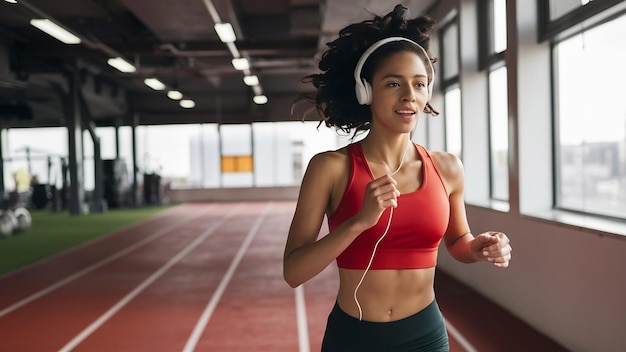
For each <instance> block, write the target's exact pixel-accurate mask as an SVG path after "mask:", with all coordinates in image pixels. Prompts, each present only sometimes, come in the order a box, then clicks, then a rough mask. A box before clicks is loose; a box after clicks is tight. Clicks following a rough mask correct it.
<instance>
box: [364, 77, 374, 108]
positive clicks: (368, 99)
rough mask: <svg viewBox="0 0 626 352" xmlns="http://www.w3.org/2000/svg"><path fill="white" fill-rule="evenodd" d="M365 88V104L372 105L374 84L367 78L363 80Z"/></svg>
mask: <svg viewBox="0 0 626 352" xmlns="http://www.w3.org/2000/svg"><path fill="white" fill-rule="evenodd" d="M363 88H364V89H363V90H364V91H365V94H364V97H363V103H362V104H363V105H370V104H371V103H372V86H371V85H370V84H369V82H367V81H366V80H363Z"/></svg>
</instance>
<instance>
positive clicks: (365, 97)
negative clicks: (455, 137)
mask: <svg viewBox="0 0 626 352" xmlns="http://www.w3.org/2000/svg"><path fill="white" fill-rule="evenodd" d="M398 41H406V42H409V43H413V44H414V45H415V46H416V47H418V48H419V50H421V51H422V53H423V54H424V57H425V58H426V60H425V61H428V67H427V69H429V70H430V77H431V81H430V83H429V84H428V98H429V99H430V97H431V96H432V94H433V83H434V81H435V70H434V69H433V65H432V63H431V62H430V58H429V57H428V54H427V53H426V50H424V48H423V47H422V46H421V45H419V44H417V43H416V42H414V41H412V40H410V39H407V38H404V37H389V38H385V39H382V40H379V41H377V42H376V43H374V44H372V45H371V46H370V47H369V48H367V50H365V52H364V53H363V55H361V58H360V59H359V61H358V62H357V63H356V67H355V68H354V81H355V82H356V84H355V87H354V91H355V93H356V100H357V101H358V102H359V104H361V105H370V104H371V103H372V86H371V85H370V84H369V83H368V82H367V81H366V80H365V78H361V70H362V69H363V65H365V61H367V59H368V58H369V56H370V55H372V53H373V52H374V51H375V50H376V49H378V48H379V47H381V46H383V45H385V44H387V43H391V42H398Z"/></svg>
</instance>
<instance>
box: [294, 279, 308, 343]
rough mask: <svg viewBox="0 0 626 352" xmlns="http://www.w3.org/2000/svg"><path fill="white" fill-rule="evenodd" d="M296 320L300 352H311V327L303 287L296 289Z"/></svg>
mask: <svg viewBox="0 0 626 352" xmlns="http://www.w3.org/2000/svg"><path fill="white" fill-rule="evenodd" d="M294 291H295V295H296V319H297V322H298V346H299V351H300V352H310V351H311V344H310V342H309V325H308V322H307V316H306V304H305V303H304V288H303V287H302V285H300V286H298V287H296V289H295V290H294Z"/></svg>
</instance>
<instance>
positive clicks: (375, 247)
mask: <svg viewBox="0 0 626 352" xmlns="http://www.w3.org/2000/svg"><path fill="white" fill-rule="evenodd" d="M409 145H411V140H410V139H409V143H407V146H406V148H405V149H404V153H402V159H400V165H398V168H397V169H396V171H394V172H393V173H392V174H391V175H390V176H393V175H395V174H397V173H398V171H400V168H401V167H402V164H404V158H405V157H406V152H407V151H408V150H409ZM392 218H393V207H390V208H389V220H387V227H386V228H385V232H383V234H382V236H380V238H379V239H378V241H376V244H375V245H374V248H373V249H372V255H371V256H370V260H369V263H367V267H365V270H364V271H363V275H362V276H361V280H359V283H358V284H357V285H356V287H355V288H354V302H355V303H356V306H357V308H358V309H359V321H361V320H363V310H362V309H361V304H359V300H358V298H357V297H356V294H357V291H358V290H359V287H361V284H362V283H363V280H364V279H365V275H367V272H368V271H369V270H370V267H371V266H372V262H373V261H374V255H376V250H377V249H378V244H379V243H380V242H381V241H382V240H383V238H385V236H386V235H387V232H388V231H389V227H391V219H392Z"/></svg>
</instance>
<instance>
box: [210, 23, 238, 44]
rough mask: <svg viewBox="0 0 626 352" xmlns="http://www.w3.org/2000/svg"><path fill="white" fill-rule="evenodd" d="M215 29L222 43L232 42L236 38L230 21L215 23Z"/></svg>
mask: <svg viewBox="0 0 626 352" xmlns="http://www.w3.org/2000/svg"><path fill="white" fill-rule="evenodd" d="M215 31H216V32H217V36H218V37H220V40H221V41H222V43H232V42H234V41H235V40H237V37H236V36H235V31H233V26H231V25H230V23H216V24H215Z"/></svg>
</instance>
